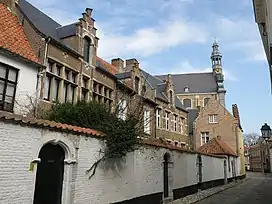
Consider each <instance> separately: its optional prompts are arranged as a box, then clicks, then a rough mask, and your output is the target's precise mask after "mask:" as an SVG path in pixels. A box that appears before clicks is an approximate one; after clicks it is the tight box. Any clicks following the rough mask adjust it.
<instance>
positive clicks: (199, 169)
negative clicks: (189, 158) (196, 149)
mask: <svg viewBox="0 0 272 204" xmlns="http://www.w3.org/2000/svg"><path fill="white" fill-rule="evenodd" d="M197 163H198V182H199V183H202V157H201V155H197Z"/></svg>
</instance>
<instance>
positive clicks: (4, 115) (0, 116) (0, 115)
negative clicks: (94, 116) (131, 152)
mask: <svg viewBox="0 0 272 204" xmlns="http://www.w3.org/2000/svg"><path fill="white" fill-rule="evenodd" d="M0 120H9V121H14V122H15V121H17V122H19V123H22V124H29V125H38V126H43V127H48V126H49V127H51V128H55V129H57V130H65V129H67V130H70V131H71V132H75V133H83V134H87V135H92V136H104V134H103V133H101V132H99V131H96V130H93V129H88V128H82V127H77V126H73V125H67V124H62V123H56V122H54V121H49V120H41V119H34V118H30V117H23V116H20V115H16V114H12V113H8V112H4V111H0Z"/></svg>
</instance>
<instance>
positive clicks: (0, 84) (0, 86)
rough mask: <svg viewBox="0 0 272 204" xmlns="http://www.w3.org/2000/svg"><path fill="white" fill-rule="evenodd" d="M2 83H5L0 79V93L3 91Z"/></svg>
mask: <svg viewBox="0 0 272 204" xmlns="http://www.w3.org/2000/svg"><path fill="white" fill-rule="evenodd" d="M4 85H5V83H4V82H3V81H0V94H3V93H4ZM0 99H1V97H0Z"/></svg>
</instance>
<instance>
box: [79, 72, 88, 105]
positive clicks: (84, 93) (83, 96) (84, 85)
mask: <svg viewBox="0 0 272 204" xmlns="http://www.w3.org/2000/svg"><path fill="white" fill-rule="evenodd" d="M87 85H88V79H87V78H84V77H83V78H82V87H81V100H84V101H87V99H88V97H87V96H88V92H89V90H88V89H87Z"/></svg>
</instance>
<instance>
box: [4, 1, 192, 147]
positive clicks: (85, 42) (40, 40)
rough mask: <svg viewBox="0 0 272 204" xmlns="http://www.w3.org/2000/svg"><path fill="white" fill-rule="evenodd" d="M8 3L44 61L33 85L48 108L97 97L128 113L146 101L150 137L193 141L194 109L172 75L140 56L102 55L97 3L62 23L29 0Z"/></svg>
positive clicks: (181, 143)
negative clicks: (154, 71) (147, 65)
mask: <svg viewBox="0 0 272 204" xmlns="http://www.w3.org/2000/svg"><path fill="white" fill-rule="evenodd" d="M4 3H5V5H6V6H7V7H8V8H9V11H10V12H12V13H13V14H16V15H17V22H18V26H20V28H21V29H22V30H23V32H24V33H25V35H26V38H27V39H26V41H28V43H29V44H30V47H31V49H32V52H33V55H34V56H36V58H37V59H36V60H37V61H38V62H41V63H40V64H42V65H40V69H39V70H38V71H37V74H36V75H35V77H36V80H34V81H35V83H36V84H35V86H32V89H34V90H35V91H36V95H35V96H36V99H39V100H38V102H39V104H40V105H41V106H42V109H44V108H45V109H46V108H50V106H51V104H52V103H55V102H61V103H65V102H68V101H70V102H72V103H76V102H77V101H79V100H85V101H91V100H95V101H97V102H99V103H105V104H108V105H109V106H111V107H112V111H116V110H117V111H119V112H120V113H118V117H120V118H121V119H125V117H126V115H127V113H126V112H124V111H126V107H132V108H131V110H133V108H134V109H135V107H137V105H139V104H142V105H141V106H142V108H143V110H142V112H141V115H140V117H141V118H142V121H143V129H144V132H145V136H144V137H149V138H150V137H151V138H165V139H167V140H168V142H169V143H172V144H174V145H176V146H183V147H188V131H187V129H188V126H187V118H188V112H187V110H186V109H185V108H184V107H183V105H182V103H181V102H180V100H178V98H177V97H176V94H175V88H174V84H173V81H172V78H171V75H168V77H167V79H165V80H162V79H159V78H157V77H154V76H152V75H150V74H148V73H147V72H145V71H143V70H142V69H140V67H139V62H138V61H137V60H136V59H128V60H126V62H124V61H123V60H122V59H113V60H112V62H111V64H110V63H108V62H106V61H105V60H103V59H102V58H100V57H98V56H97V54H96V53H97V49H98V38H97V36H96V28H95V27H94V19H93V18H92V9H90V8H87V9H86V10H85V12H84V13H83V14H82V18H80V19H79V21H77V22H75V23H72V24H70V25H65V26H62V25H60V24H59V23H58V22H56V21H54V20H53V19H52V18H50V17H49V16H47V15H46V14H44V13H43V12H41V11H40V10H39V9H37V8H35V7H34V6H33V5H31V4H30V3H29V2H27V1H25V0H18V1H15V0H5V1H4ZM14 18H15V16H14ZM35 91H34V92H35ZM124 96H125V97H124ZM124 99H125V100H124ZM139 101H140V102H141V103H137V102H139ZM120 110H122V112H121V111H120Z"/></svg>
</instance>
